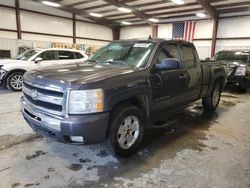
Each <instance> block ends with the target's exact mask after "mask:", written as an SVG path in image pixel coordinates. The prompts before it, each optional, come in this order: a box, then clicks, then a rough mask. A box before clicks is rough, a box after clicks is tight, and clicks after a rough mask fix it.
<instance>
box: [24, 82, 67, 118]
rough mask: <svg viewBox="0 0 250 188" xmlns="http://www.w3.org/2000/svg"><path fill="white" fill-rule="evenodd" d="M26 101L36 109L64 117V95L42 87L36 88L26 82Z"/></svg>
mask: <svg viewBox="0 0 250 188" xmlns="http://www.w3.org/2000/svg"><path fill="white" fill-rule="evenodd" d="M22 89H23V96H24V99H25V100H26V101H27V102H28V103H29V104H30V105H31V106H32V107H34V108H38V109H40V110H43V111H46V112H50V113H52V114H56V115H63V104H64V93H63V92H60V91H54V90H50V89H47V88H43V87H40V86H34V85H32V84H29V83H27V82H25V81H24V83H23V88H22Z"/></svg>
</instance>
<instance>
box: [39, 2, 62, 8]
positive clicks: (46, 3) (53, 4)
mask: <svg viewBox="0 0 250 188" xmlns="http://www.w3.org/2000/svg"><path fill="white" fill-rule="evenodd" d="M42 3H43V4H45V5H48V6H51V7H60V6H61V5H60V4H58V3H55V2H51V1H42Z"/></svg>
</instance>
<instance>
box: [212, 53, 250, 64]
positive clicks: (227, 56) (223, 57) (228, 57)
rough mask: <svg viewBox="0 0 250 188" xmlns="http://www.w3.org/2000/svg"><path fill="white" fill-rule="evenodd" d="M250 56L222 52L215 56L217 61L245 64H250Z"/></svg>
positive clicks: (247, 54)
mask: <svg viewBox="0 0 250 188" xmlns="http://www.w3.org/2000/svg"><path fill="white" fill-rule="evenodd" d="M249 57H250V54H249V53H247V52H239V51H221V52H218V53H217V54H216V55H215V58H214V60H215V61H241V62H243V63H248V62H249V60H250V59H249Z"/></svg>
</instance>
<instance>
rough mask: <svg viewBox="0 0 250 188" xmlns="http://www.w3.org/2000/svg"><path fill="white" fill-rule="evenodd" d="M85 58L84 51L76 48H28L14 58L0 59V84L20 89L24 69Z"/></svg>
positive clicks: (14, 89) (15, 89) (81, 60)
mask: <svg viewBox="0 0 250 188" xmlns="http://www.w3.org/2000/svg"><path fill="white" fill-rule="evenodd" d="M87 58H88V56H87V55H86V54H85V53H84V52H82V51H78V50H69V49H55V48H51V49H33V50H29V51H26V52H24V53H22V54H20V55H18V56H17V57H16V58H15V59H2V60H0V85H5V86H7V87H8V88H9V89H10V90H12V91H21V90H22V80H23V74H24V73H25V72H26V71H29V70H34V69H37V68H41V67H48V66H54V65H55V66H57V65H61V64H66V63H75V62H77V61H79V62H83V61H85V60H86V59H87Z"/></svg>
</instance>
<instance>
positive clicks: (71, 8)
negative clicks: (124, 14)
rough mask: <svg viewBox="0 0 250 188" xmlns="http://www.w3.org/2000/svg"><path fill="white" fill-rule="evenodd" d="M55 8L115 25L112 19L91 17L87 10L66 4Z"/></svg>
mask: <svg viewBox="0 0 250 188" xmlns="http://www.w3.org/2000/svg"><path fill="white" fill-rule="evenodd" d="M32 1H35V2H38V3H41V2H42V1H43V0H32ZM56 9H59V10H63V11H66V12H70V13H72V14H75V15H79V16H83V17H85V18H88V19H90V20H91V21H93V22H95V23H97V24H100V25H105V26H107V27H111V28H112V26H113V25H117V24H116V23H115V22H113V21H112V20H107V19H105V18H96V17H91V16H90V15H89V14H88V13H87V12H85V11H82V10H79V9H76V8H74V7H71V6H68V5H62V4H61V6H60V7H57V8H56Z"/></svg>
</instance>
